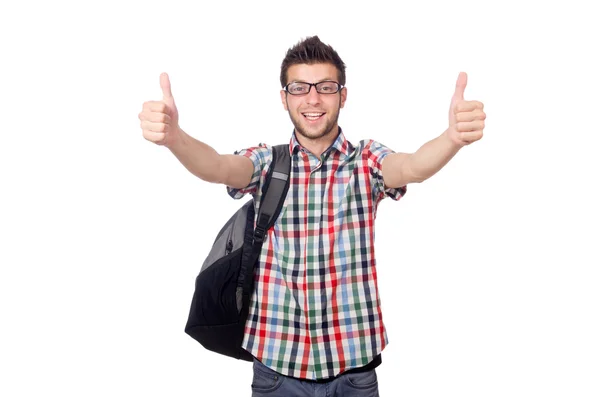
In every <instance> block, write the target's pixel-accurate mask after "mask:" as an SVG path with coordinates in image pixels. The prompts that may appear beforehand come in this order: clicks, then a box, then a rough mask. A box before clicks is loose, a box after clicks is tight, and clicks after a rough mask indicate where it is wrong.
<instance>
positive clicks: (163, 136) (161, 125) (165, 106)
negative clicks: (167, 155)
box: [138, 73, 181, 146]
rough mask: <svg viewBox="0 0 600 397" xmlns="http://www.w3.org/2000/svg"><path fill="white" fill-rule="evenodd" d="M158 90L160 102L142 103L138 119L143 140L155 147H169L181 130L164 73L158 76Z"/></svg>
mask: <svg viewBox="0 0 600 397" xmlns="http://www.w3.org/2000/svg"><path fill="white" fill-rule="evenodd" d="M160 88H161V89H162V94H163V98H162V100H161V101H148V102H144V105H143V107H142V111H141V112H140V114H139V115H138V118H139V119H140V125H141V127H142V133H143V136H144V138H146V139H147V140H149V141H150V142H154V143H156V144H157V145H164V146H169V145H170V144H172V143H173V142H174V140H175V139H177V137H178V136H179V133H180V132H181V130H180V128H179V113H178V112H177V107H176V106H175V99H174V98H173V94H172V93H171V82H170V81H169V75H167V74H166V73H162V74H161V75H160Z"/></svg>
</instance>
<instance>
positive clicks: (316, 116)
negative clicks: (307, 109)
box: [302, 113, 325, 121]
mask: <svg viewBox="0 0 600 397" xmlns="http://www.w3.org/2000/svg"><path fill="white" fill-rule="evenodd" d="M302 115H303V116H304V118H306V119H307V120H309V121H315V120H318V119H320V118H321V117H323V115H325V113H302Z"/></svg>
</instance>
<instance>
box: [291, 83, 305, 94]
mask: <svg viewBox="0 0 600 397" xmlns="http://www.w3.org/2000/svg"><path fill="white" fill-rule="evenodd" d="M309 90H310V84H308V83H290V84H288V86H287V92H289V93H290V94H292V95H303V94H306V93H307V92H308V91H309Z"/></svg>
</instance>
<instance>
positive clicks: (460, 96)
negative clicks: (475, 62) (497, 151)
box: [446, 72, 486, 147]
mask: <svg viewBox="0 0 600 397" xmlns="http://www.w3.org/2000/svg"><path fill="white" fill-rule="evenodd" d="M466 87H467V74H466V73H465V72H460V74H459V75H458V79H457V80H456V90H455V91H454V95H453V96H452V101H451V102H450V114H449V117H448V119H449V126H448V130H446V134H447V136H448V138H450V140H451V141H452V142H453V143H454V144H456V145H458V146H459V147H462V146H465V145H469V144H470V143H473V142H475V141H478V140H480V139H481V138H482V137H483V129H484V128H485V122H484V120H485V117H486V116H485V113H484V111H483V103H481V102H479V101H465V97H464V95H465V88H466Z"/></svg>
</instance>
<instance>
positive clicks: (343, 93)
mask: <svg viewBox="0 0 600 397" xmlns="http://www.w3.org/2000/svg"><path fill="white" fill-rule="evenodd" d="M347 96H348V89H347V88H346V87H344V88H342V90H341V91H340V108H343V107H344V104H345V103H346V97H347Z"/></svg>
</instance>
